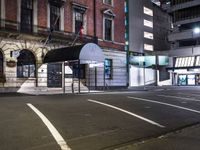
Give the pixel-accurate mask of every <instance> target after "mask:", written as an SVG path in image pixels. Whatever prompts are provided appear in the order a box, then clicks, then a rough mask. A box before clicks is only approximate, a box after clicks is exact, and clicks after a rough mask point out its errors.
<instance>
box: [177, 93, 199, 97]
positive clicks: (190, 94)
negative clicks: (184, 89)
mask: <svg viewBox="0 0 200 150" xmlns="http://www.w3.org/2000/svg"><path fill="white" fill-rule="evenodd" d="M178 94H180V95H186V96H200V94H193V93H178Z"/></svg>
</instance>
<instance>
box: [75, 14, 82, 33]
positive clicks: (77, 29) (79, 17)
mask: <svg viewBox="0 0 200 150" xmlns="http://www.w3.org/2000/svg"><path fill="white" fill-rule="evenodd" d="M82 28H83V13H82V12H80V11H78V10H75V33H76V34H78V33H79V32H80V30H81V29H82Z"/></svg>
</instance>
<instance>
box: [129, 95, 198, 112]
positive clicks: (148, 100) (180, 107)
mask: <svg viewBox="0 0 200 150" xmlns="http://www.w3.org/2000/svg"><path fill="white" fill-rule="evenodd" d="M128 98H131V99H136V100H140V101H146V102H151V103H156V104H161V105H166V106H170V107H175V108H178V109H183V110H187V111H191V112H195V113H198V114H200V111H198V110H195V109H190V108H187V107H182V106H178V105H173V104H169V103H164V102H158V101H154V100H150V99H144V98H139V97H130V96H128Z"/></svg>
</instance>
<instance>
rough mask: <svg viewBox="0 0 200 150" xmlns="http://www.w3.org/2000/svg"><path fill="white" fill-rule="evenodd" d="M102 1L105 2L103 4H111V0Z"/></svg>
mask: <svg viewBox="0 0 200 150" xmlns="http://www.w3.org/2000/svg"><path fill="white" fill-rule="evenodd" d="M104 3H105V4H108V5H113V4H112V0H104Z"/></svg>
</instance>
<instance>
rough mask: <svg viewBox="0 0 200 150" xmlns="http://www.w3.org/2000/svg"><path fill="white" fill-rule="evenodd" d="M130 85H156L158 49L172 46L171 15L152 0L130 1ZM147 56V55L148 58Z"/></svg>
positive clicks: (162, 49) (128, 2)
mask: <svg viewBox="0 0 200 150" xmlns="http://www.w3.org/2000/svg"><path fill="white" fill-rule="evenodd" d="M127 9H128V11H127V37H126V44H127V45H126V50H128V54H129V56H128V60H129V85H130V86H138V85H144V84H155V83H156V82H157V81H156V80H157V79H156V74H157V71H156V70H155V67H154V68H153V66H152V65H154V66H155V63H156V55H157V52H160V51H166V50H169V48H170V43H169V42H168V40H167V35H168V32H169V29H170V16H169V15H168V13H167V12H166V11H164V10H162V9H161V8H160V7H159V6H157V5H156V4H154V3H152V2H151V1H150V0H140V1H138V0H127ZM144 56H145V57H144Z"/></svg>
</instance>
